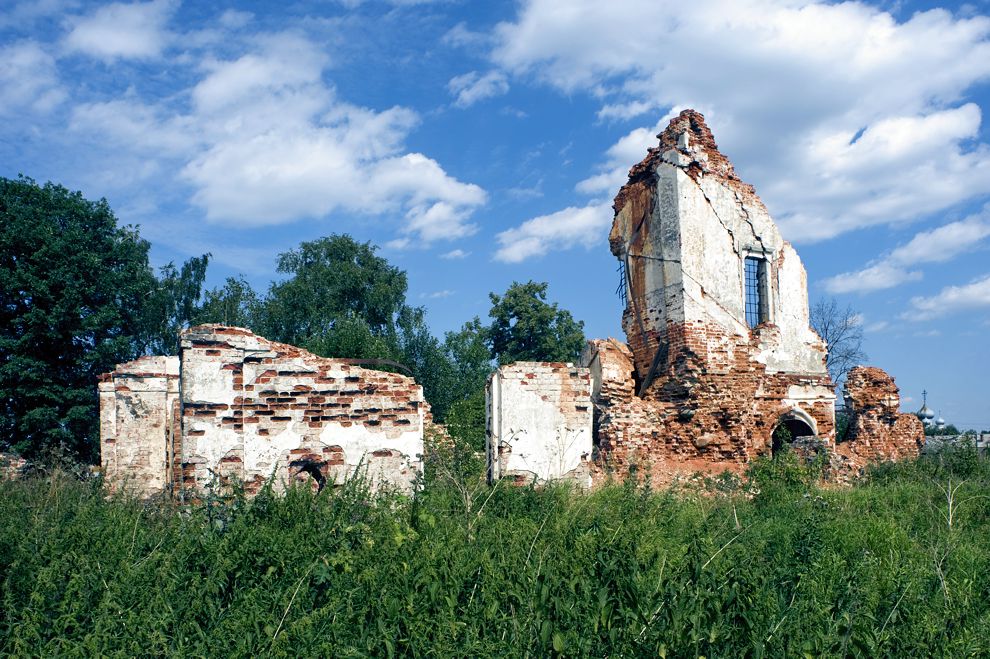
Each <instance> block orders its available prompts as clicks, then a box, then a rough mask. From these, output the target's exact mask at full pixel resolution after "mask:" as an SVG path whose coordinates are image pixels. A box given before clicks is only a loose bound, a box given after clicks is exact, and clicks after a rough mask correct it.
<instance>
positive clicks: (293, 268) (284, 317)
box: [260, 235, 406, 357]
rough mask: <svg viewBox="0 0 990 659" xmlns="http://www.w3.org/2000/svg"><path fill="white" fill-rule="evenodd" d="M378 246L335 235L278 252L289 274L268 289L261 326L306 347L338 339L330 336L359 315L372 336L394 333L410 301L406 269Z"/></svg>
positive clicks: (272, 334)
mask: <svg viewBox="0 0 990 659" xmlns="http://www.w3.org/2000/svg"><path fill="white" fill-rule="evenodd" d="M375 249H376V248H375V247H374V246H372V245H371V243H359V242H357V241H355V240H354V239H353V238H351V237H350V236H348V235H332V236H328V237H326V238H320V239H319V240H314V241H311V242H304V243H302V244H300V245H299V247H298V249H294V250H290V251H288V252H285V253H283V254H281V255H279V259H278V271H279V272H281V273H284V274H287V275H289V278H288V279H286V280H285V281H282V282H280V283H276V284H272V286H271V288H270V289H269V292H268V296H267V298H266V300H265V303H264V305H263V319H262V323H261V325H262V327H261V328H260V329H261V330H262V331H263V333H264V334H265V336H267V337H268V338H271V339H274V340H276V341H282V342H285V343H292V344H295V345H302V346H305V347H310V346H314V347H315V346H317V345H318V344H320V343H324V344H329V343H332V342H333V341H334V339H333V338H332V337H329V336H328V335H329V334H332V333H333V332H334V331H335V329H338V330H339V329H343V328H338V327H337V324H338V322H339V321H340V320H341V319H345V318H349V319H360V321H362V322H363V323H364V324H365V325H366V326H367V329H368V331H369V332H370V334H371V336H376V337H387V336H388V335H390V334H393V333H394V331H395V321H396V318H397V316H398V314H399V312H400V311H401V310H402V307H403V306H404V304H405V295H406V273H404V272H403V271H402V270H400V269H398V268H396V267H394V266H391V265H389V263H388V261H386V260H385V259H384V258H382V257H380V256H377V255H375ZM349 330H353V326H351V327H350V328H349ZM335 356H341V357H344V356H347V357H349V356H351V355H335Z"/></svg>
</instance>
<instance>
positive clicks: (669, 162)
mask: <svg viewBox="0 0 990 659" xmlns="http://www.w3.org/2000/svg"><path fill="white" fill-rule="evenodd" d="M658 138H659V145H658V146H657V147H656V148H653V149H650V150H649V153H648V154H647V156H646V158H645V159H644V160H643V161H642V162H640V163H639V164H637V165H636V166H634V167H633V168H632V169H631V170H630V173H629V181H628V183H627V184H626V185H625V186H623V188H622V189H621V190H620V191H619V193H618V195H617V196H616V198H615V204H614V208H615V219H614V222H613V226H612V231H611V233H610V236H609V243H610V247H611V250H612V252H613V254H615V255H616V257H617V258H619V259H620V261H621V263H622V266H623V272H624V276H625V289H626V290H625V292H626V308H625V310H624V313H623V323H622V324H623V329H624V330H625V332H626V336H627V339H628V349H625V350H623V349H620V348H619V347H618V343H617V342H614V340H610V342H601V341H598V342H592V344H591V345H590V346H589V350H588V351H587V352H586V354H585V361H584V363H585V364H588V365H591V366H592V370H593V371H596V367H594V366H593V364H594V361H595V360H596V359H597V361H598V363H599V364H606V363H611V364H613V366H612V367H611V368H612V371H614V372H618V371H622V372H624V373H627V377H626V379H625V380H623V381H622V382H621V383H620V382H619V381H618V380H616V381H614V382H612V383H611V384H609V385H608V386H605V385H604V384H603V385H599V384H598V383H597V381H596V385H595V389H596V392H598V393H597V394H596V396H595V402H596V422H595V423H596V429H597V440H598V447H599V449H600V451H601V455H602V459H603V460H604V461H605V462H606V463H607V464H610V465H611V466H612V467H614V468H617V469H619V470H623V469H627V468H628V467H629V466H630V465H631V464H633V463H643V462H645V463H649V464H650V466H651V467H655V468H658V469H660V470H663V469H667V468H668V467H669V468H670V469H674V470H680V471H683V470H684V469H695V468H704V469H706V470H710V469H713V468H714V469H722V468H730V469H738V468H739V467H741V465H744V464H745V463H747V462H748V461H749V460H751V459H752V458H753V457H755V456H756V455H759V454H762V453H768V452H770V450H771V447H772V440H771V436H772V433H773V431H774V429H775V428H776V427H777V426H778V425H779V424H781V423H782V422H785V421H786V422H788V423H792V424H798V425H803V426H806V427H807V430H806V431H805V432H810V433H813V434H816V435H817V436H819V437H821V438H822V439H823V440H824V442H825V443H826V444H830V443H831V442H832V439H833V435H834V419H835V415H834V399H835V396H834V393H833V391H832V383H831V381H830V379H829V376H828V372H827V370H826V368H825V354H826V353H825V345H824V343H823V342H822V341H821V339H820V338H819V337H818V336H817V334H815V333H814V331H813V330H812V329H811V328H810V327H809V318H808V299H807V281H806V275H805V271H804V267H803V266H802V265H801V261H800V259H799V258H798V256H797V253H796V252H795V251H794V249H793V248H792V247H791V246H790V245H789V244H788V243H787V242H786V241H784V240H783V238H782V237H781V236H780V232H779V231H778V229H777V227H776V226H775V224H774V222H773V220H772V218H771V217H770V215H769V213H768V211H767V209H766V207H765V206H764V205H763V203H762V201H760V199H759V197H758V196H757V195H756V192H755V190H753V188H752V187H751V186H749V185H747V184H745V183H743V182H742V181H741V180H740V179H739V178H738V176H736V174H735V171H734V169H733V167H732V164H731V163H730V162H729V161H728V159H727V158H726V157H725V156H724V155H722V154H721V153H720V152H719V151H718V147H717V146H716V145H715V141H714V138H713V137H712V134H711V131H710V130H709V129H708V127H707V125H706V124H705V122H704V118H703V117H702V116H701V115H700V114H698V113H697V112H694V111H692V110H686V111H684V112H682V113H681V114H680V115H679V116H678V117H675V118H674V119H673V120H672V121H671V122H670V125H669V126H668V127H667V128H666V129H665V130H664V131H663V132H662V133H661V134H660V135H659V136H658ZM747 258H754V259H757V260H758V261H760V262H761V264H762V265H761V268H763V271H764V273H765V274H764V275H763V276H762V280H761V284H760V285H761V287H762V290H761V314H760V315H761V318H762V319H761V321H760V322H759V323H758V324H756V325H755V326H754V327H750V325H749V323H748V322H747V317H746V301H747V295H748V294H747V292H746V290H745V284H746V280H745V263H746V259H747ZM620 363H621V366H617V365H616V364H620ZM602 379H603V381H604V380H606V379H608V378H607V377H606V376H605V375H604V374H603V375H602ZM670 465H674V466H670Z"/></svg>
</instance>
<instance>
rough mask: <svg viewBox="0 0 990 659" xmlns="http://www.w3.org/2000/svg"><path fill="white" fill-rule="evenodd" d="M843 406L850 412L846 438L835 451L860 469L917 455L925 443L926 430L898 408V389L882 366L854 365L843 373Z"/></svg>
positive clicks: (917, 420) (852, 466) (848, 463)
mask: <svg viewBox="0 0 990 659" xmlns="http://www.w3.org/2000/svg"><path fill="white" fill-rule="evenodd" d="M843 393H844V397H845V402H846V408H847V409H848V410H849V412H850V413H851V414H852V419H851V424H852V425H851V428H850V432H849V438H848V440H847V441H843V442H840V443H839V444H838V445H837V446H836V453H838V454H839V455H840V456H842V457H843V458H845V459H846V461H847V466H848V468H850V469H853V470H861V469H862V468H863V467H864V466H865V465H866V463H868V462H881V461H886V460H902V459H904V458H914V457H917V456H918V454H919V453H920V452H921V449H922V447H923V446H924V444H925V430H924V427H923V426H922V423H921V421H920V420H919V419H918V418H917V417H915V416H914V415H913V414H901V413H900V412H899V409H900V404H901V397H900V390H899V389H898V388H897V385H896V384H895V383H894V378H892V377H890V376H889V375H887V373H885V372H884V371H883V370H881V369H879V368H875V367H872V366H857V367H856V368H854V369H852V370H851V371H849V374H848V375H847V376H846V384H845V389H844V392H843Z"/></svg>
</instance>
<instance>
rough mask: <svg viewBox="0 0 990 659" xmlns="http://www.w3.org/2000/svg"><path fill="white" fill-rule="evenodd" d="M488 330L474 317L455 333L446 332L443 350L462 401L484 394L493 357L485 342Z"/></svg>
mask: <svg viewBox="0 0 990 659" xmlns="http://www.w3.org/2000/svg"><path fill="white" fill-rule="evenodd" d="M487 337H488V328H487V327H484V326H483V325H482V324H481V320H480V319H479V318H478V317H477V316H475V317H474V318H473V319H471V321H470V322H467V323H464V325H463V326H462V327H461V329H460V330H458V331H457V332H447V334H446V336H445V337H444V342H443V347H444V351H445V352H446V353H447V356H448V358H449V359H450V361H451V363H452V364H453V367H454V370H455V374H454V377H455V378H456V381H457V388H458V391H460V392H462V398H467V397H470V396H472V395H474V394H475V393H476V392H478V391H483V390H484V388H485V382H486V381H487V380H488V376H489V375H490V374H491V372H492V355H491V350H490V349H489V347H488V343H487Z"/></svg>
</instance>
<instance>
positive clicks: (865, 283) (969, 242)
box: [825, 207, 990, 294]
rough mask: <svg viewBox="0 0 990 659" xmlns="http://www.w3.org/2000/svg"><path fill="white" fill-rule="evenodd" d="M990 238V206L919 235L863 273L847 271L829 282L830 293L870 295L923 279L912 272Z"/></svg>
mask: <svg viewBox="0 0 990 659" xmlns="http://www.w3.org/2000/svg"><path fill="white" fill-rule="evenodd" d="M987 236H990V207H987V208H984V210H983V212H981V213H978V214H976V215H971V216H970V217H967V218H966V219H964V220H960V221H958V222H950V223H948V224H944V225H942V226H940V227H936V228H934V229H931V230H928V231H921V232H919V233H917V234H916V235H915V236H914V237H913V238H912V239H911V240H910V241H908V242H907V243H906V244H904V245H901V246H899V247H897V248H895V249H894V250H892V251H891V252H890V253H889V254H887V255H885V256H883V257H882V258H880V259H878V260H876V261H874V262H872V263H870V264H868V265H867V266H866V267H865V268H863V269H861V270H856V271H852V272H844V273H841V274H838V275H835V276H834V277H830V278H828V279H826V280H825V288H826V290H828V292H829V293H833V294H841V293H866V292H870V291H877V290H882V289H886V288H893V287H894V286H897V285H899V284H903V283H905V282H909V281H917V280H919V279H921V277H922V274H921V272H920V271H918V270H914V269H912V268H913V267H916V266H917V265H918V264H922V263H944V262H946V261H950V260H952V259H953V258H955V257H956V256H958V255H959V254H962V253H964V252H967V251H971V250H974V249H977V248H978V247H979V246H980V245H981V243H982V241H983V239H984V238H986V237H987Z"/></svg>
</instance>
